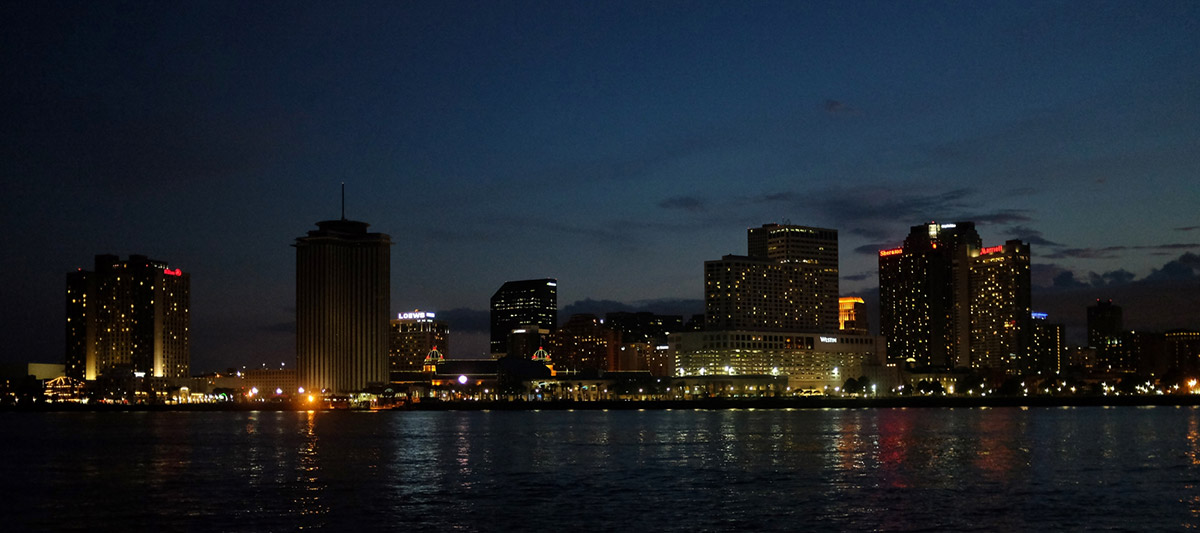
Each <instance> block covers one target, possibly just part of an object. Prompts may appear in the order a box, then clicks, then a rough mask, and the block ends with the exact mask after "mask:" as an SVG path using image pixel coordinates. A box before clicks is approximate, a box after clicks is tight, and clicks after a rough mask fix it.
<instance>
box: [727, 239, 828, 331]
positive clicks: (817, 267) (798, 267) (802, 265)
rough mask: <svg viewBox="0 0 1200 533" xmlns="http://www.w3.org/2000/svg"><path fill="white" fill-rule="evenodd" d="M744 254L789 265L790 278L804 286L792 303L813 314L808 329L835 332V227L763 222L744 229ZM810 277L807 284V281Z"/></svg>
mask: <svg viewBox="0 0 1200 533" xmlns="http://www.w3.org/2000/svg"><path fill="white" fill-rule="evenodd" d="M746 255H747V256H748V257H753V258H756V259H767V260H771V261H775V262H777V263H780V264H783V265H788V266H789V267H791V269H792V271H793V274H792V275H791V276H790V277H791V278H792V279H803V280H806V281H805V284H806V285H808V286H807V287H806V288H805V291H804V292H803V293H802V294H801V295H800V296H801V299H800V300H798V301H796V302H795V304H796V305H797V306H798V307H799V308H801V309H806V310H805V311H804V312H805V313H806V314H811V315H813V320H814V322H815V324H816V326H815V329H813V330H812V331H835V330H836V328H837V324H838V235H837V230H833V229H826V228H813V227H808V226H795V225H791V224H763V225H762V227H758V228H750V229H748V230H746ZM810 279H811V280H812V283H811V284H809V281H808V280H810Z"/></svg>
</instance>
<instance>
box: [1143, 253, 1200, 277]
mask: <svg viewBox="0 0 1200 533" xmlns="http://www.w3.org/2000/svg"><path fill="white" fill-rule="evenodd" d="M1146 280H1148V281H1195V280H1200V255H1196V254H1194V253H1190V252H1189V253H1186V254H1183V255H1181V256H1179V258H1178V259H1176V260H1174V261H1171V262H1169V263H1167V264H1165V265H1163V266H1162V268H1159V269H1155V270H1154V271H1153V272H1151V273H1150V275H1148V276H1146Z"/></svg>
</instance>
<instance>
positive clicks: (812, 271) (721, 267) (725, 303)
mask: <svg viewBox="0 0 1200 533" xmlns="http://www.w3.org/2000/svg"><path fill="white" fill-rule="evenodd" d="M747 242H748V244H747V251H748V255H745V256H738V255H726V256H724V257H722V258H721V259H719V260H715V261H705V262H704V286H705V291H704V306H705V320H706V323H705V329H707V330H709V331H722V330H762V331H790V332H806V333H813V332H829V331H837V330H838V268H837V231H836V230H831V229H823V228H810V227H806V226H792V225H786V226H785V225H779V224H767V225H764V226H763V227H761V228H751V229H750V230H748V234H747Z"/></svg>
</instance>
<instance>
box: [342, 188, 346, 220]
mask: <svg viewBox="0 0 1200 533" xmlns="http://www.w3.org/2000/svg"><path fill="white" fill-rule="evenodd" d="M342 220H346V182H344V181H343V182H342Z"/></svg>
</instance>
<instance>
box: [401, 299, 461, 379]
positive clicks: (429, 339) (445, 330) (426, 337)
mask: <svg viewBox="0 0 1200 533" xmlns="http://www.w3.org/2000/svg"><path fill="white" fill-rule="evenodd" d="M434 349H437V350H438V351H439V352H440V353H443V354H444V353H448V352H449V350H450V326H449V325H448V324H446V322H444V321H442V320H437V316H436V314H435V313H428V312H422V311H413V312H411V313H400V315H399V316H397V317H396V318H394V319H392V321H391V343H390V345H389V350H388V362H389V365H388V369H389V370H390V371H391V372H420V371H421V368H422V367H423V366H424V364H425V358H426V357H428V356H429V352H431V351H433V350H434Z"/></svg>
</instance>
